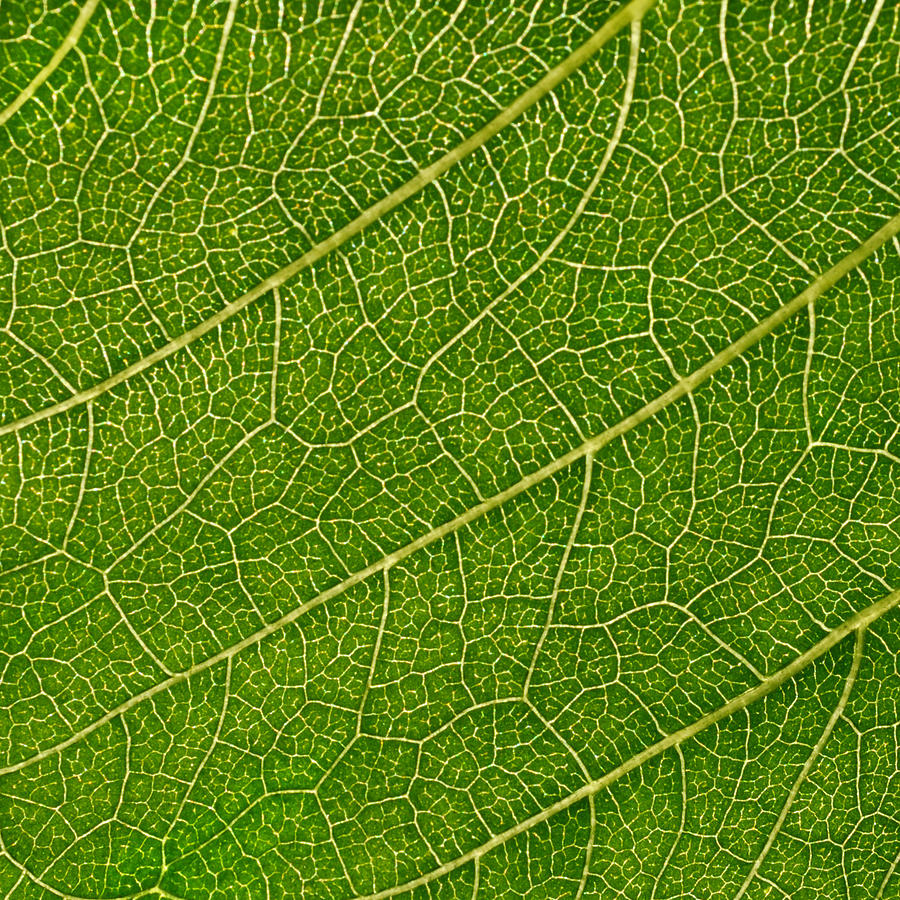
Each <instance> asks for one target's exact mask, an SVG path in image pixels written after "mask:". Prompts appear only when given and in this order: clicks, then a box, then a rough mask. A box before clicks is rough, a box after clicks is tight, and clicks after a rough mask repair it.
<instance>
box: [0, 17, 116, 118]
mask: <svg viewBox="0 0 900 900" xmlns="http://www.w3.org/2000/svg"><path fill="white" fill-rule="evenodd" d="M99 4H100V0H87V2H86V3H85V4H84V6H82V7H81V11H80V12H79V13H78V17H77V18H76V19H75V21H74V22H73V23H72V27H71V28H70V29H69V33H68V34H67V35H66V36H65V37H64V38H63V42H62V43H61V44H60V45H59V47H57V48H56V52H55V53H54V54H53V56H51V57H50V61H49V62H48V63H47V64H46V65H45V66H44V67H43V68H42V69H41V71H40V72H38V73H37V75H35V76H34V78H32V79H31V81H29V82H28V84H27V85H26V86H25V87H24V88H23V89H22V92H21V93H20V94H19V96H18V97H16V99H15V100H13V102H12V103H10V104H9V106H7V107H6V109H4V110H3V111H2V112H0V125H5V124H6V123H7V122H8V121H9V120H10V119H11V118H12V117H13V116H14V115H15V114H16V113H17V112H18V111H19V110H20V109H21V108H22V107H23V106H24V105H25V104H26V103H27V102H28V101H29V100H30V99H31V98H32V97H33V96H34V95H35V94H36V93H37V90H38V88H39V87H40V86H41V85H42V84H43V83H44V82H45V81H46V80H47V79H48V78H49V77H50V76H51V75H52V74H53V73H54V72H55V71H56V70H57V69H58V68H59V66H60V63H61V62H62V61H63V60H64V59H65V58H66V56H67V55H68V53H69V51H70V50H71V49H72V48H73V47H74V46H75V44H77V43H78V39H79V38H80V37H81V33H82V32H83V31H84V29H85V26H86V25H87V23H88V22H89V21H90V19H91V16H92V15H93V14H94V10H95V9H96V8H97V7H98V6H99Z"/></svg>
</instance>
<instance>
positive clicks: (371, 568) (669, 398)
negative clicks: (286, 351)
mask: <svg viewBox="0 0 900 900" xmlns="http://www.w3.org/2000/svg"><path fill="white" fill-rule="evenodd" d="M898 233H900V213H898V214H897V215H895V216H894V217H893V218H892V219H890V220H889V221H888V222H887V223H886V224H885V225H883V226H882V227H881V228H879V229H878V231H876V232H875V233H874V234H872V235H871V236H870V237H868V238H867V239H866V240H865V241H863V242H862V243H861V244H860V245H859V246H858V247H857V248H856V249H855V250H853V251H852V252H850V253H848V254H847V255H846V256H845V257H844V258H843V259H842V260H840V261H839V262H838V263H836V264H835V265H834V266H832V267H831V268H830V269H829V270H828V271H827V272H825V273H824V274H823V275H821V276H820V277H819V278H817V279H816V280H815V281H813V282H812V283H811V284H810V285H809V286H808V287H806V288H805V289H804V290H803V291H801V292H800V293H799V294H797V295H796V296H795V297H794V298H793V299H792V300H789V301H788V302H787V303H785V304H784V305H783V306H781V307H780V308H779V309H777V310H776V311H775V312H773V313H772V314H771V315H770V316H768V317H767V318H765V319H763V320H762V321H761V322H759V323H758V324H757V325H756V326H754V327H753V328H751V329H750V330H749V331H747V332H746V333H745V334H743V335H742V336H741V337H740V338H738V339H737V340H736V341H735V342H734V343H732V344H730V345H729V346H728V347H726V348H725V349H724V350H721V351H720V352H719V353H717V354H716V355H715V356H713V357H712V358H711V359H710V360H708V361H707V362H706V363H705V364H704V365H702V366H700V368H698V369H696V370H695V371H694V372H693V373H691V374H690V375H688V376H686V377H685V378H682V379H680V380H679V381H678V382H676V383H675V384H674V385H672V387H670V388H669V389H668V390H667V391H664V392H663V393H662V394H659V395H658V396H657V397H655V398H654V399H653V400H651V401H650V402H649V403H646V404H645V405H644V406H642V407H641V408H640V409H639V410H637V411H636V412H634V413H632V414H631V415H629V416H626V417H625V418H624V419H621V420H620V421H619V422H617V423H616V424H615V425H613V426H611V427H609V428H607V429H606V430H605V431H602V432H601V433H600V434H598V435H595V436H594V437H592V438H590V439H589V440H587V441H585V442H584V443H582V444H580V445H579V446H577V447H574V448H573V449H572V450H570V451H569V452H568V453H565V454H563V455H562V456H559V457H557V458H556V459H554V460H552V461H551V462H549V463H547V464H545V465H544V466H542V467H541V468H539V469H536V470H535V471H533V472H531V473H530V474H528V475H526V476H525V477H524V478H522V479H520V480H519V481H517V482H516V483H515V484H513V485H510V487H508V488H506V489H505V490H503V491H500V492H499V493H497V494H494V495H493V496H492V497H489V498H488V499H487V500H485V501H484V502H482V503H478V504H476V505H475V506H472V507H470V508H469V509H468V510H466V511H465V512H463V513H460V515H458V516H456V517H455V518H453V519H450V520H448V521H447V522H444V523H443V524H442V525H438V526H437V527H435V528H432V529H431V530H430V531H427V532H425V533H424V534H422V535H420V536H419V537H417V538H416V539H415V540H412V541H410V542H409V543H408V544H406V545H405V546H403V547H400V548H399V549H397V550H395V551H393V552H392V553H388V554H386V555H385V556H383V557H381V559H379V560H376V561H375V562H372V563H370V564H369V565H367V566H365V567H364V568H362V569H358V570H357V571H356V572H353V573H352V574H350V575H349V576H348V577H347V578H345V579H344V580H343V581H340V582H338V583H337V584H335V585H332V586H331V587H330V588H328V589H326V590H324V591H322V592H321V593H320V594H318V595H316V596H315V597H312V598H311V599H309V600H307V601H306V602H305V603H302V604H301V605H299V606H297V607H295V608H294V609H292V610H290V611H289V612H287V613H285V615H283V616H281V618H279V619H276V620H275V621H273V622H270V623H269V624H268V625H265V626H264V627H263V628H260V629H259V630H258V631H255V632H254V633H253V634H250V635H248V636H247V637H245V638H243V639H242V640H240V641H238V642H237V643H235V644H232V645H231V646H229V647H226V648H224V649H223V650H221V651H219V652H218V653H216V654H215V655H213V656H210V657H207V658H206V659H205V660H202V661H200V662H198V663H196V664H195V665H193V666H191V667H190V668H187V669H185V670H183V671H181V672H177V673H175V674H174V675H172V676H171V677H170V678H167V679H166V680H165V681H161V682H159V683H158V684H155V685H153V686H152V687H149V688H147V689H146V690H144V691H142V692H141V693H139V694H135V695H134V696H133V697H130V698H129V699H127V700H124V701H122V703H120V704H119V705H118V706H115V707H113V708H112V709H111V710H109V711H108V712H107V713H105V714H104V715H103V716H101V717H100V718H98V719H95V720H94V721H93V722H90V723H88V724H87V725H85V726H84V727H83V728H81V729H79V730H78V731H77V732H75V733H73V734H71V735H69V737H67V738H65V739H64V740H62V741H59V742H58V743H56V744H54V745H52V746H50V747H46V748H45V749H43V750H40V751H38V752H37V753H35V754H33V755H32V756H29V757H27V758H25V759H22V760H19V761H18V762H16V763H12V764H10V765H6V766H3V767H0V775H7V774H9V773H11V772H18V771H20V770H21V769H24V768H26V767H27V766H30V765H32V764H33V763H35V762H38V761H40V760H42V759H46V758H47V757H48V756H52V755H55V754H57V753H60V752H62V751H63V750H65V749H66V748H67V747H70V746H72V744H75V743H77V742H78V741H79V740H81V739H82V738H84V737H86V736H87V735H89V734H92V733H93V732H94V731H96V730H97V729H98V728H101V727H102V726H103V725H105V724H106V723H107V722H109V721H111V720H112V719H114V718H115V717H116V716H118V715H121V714H122V713H123V712H126V711H127V710H129V709H131V708H132V707H134V706H136V705H137V704H138V703H141V702H142V701H143V700H146V699H149V698H150V697H154V696H156V694H158V693H160V692H162V691H165V690H168V689H169V688H170V687H174V686H175V685H176V684H180V683H181V682H182V681H185V680H186V679H188V678H190V677H191V676H192V675H195V674H197V673H198V672H203V671H205V670H206V669H208V668H210V667H211V666H214V665H215V664H216V663H218V662H222V661H223V660H226V659H229V658H230V657H232V656H235V655H236V654H238V653H240V652H241V651H242V650H245V649H246V648H247V647H252V646H254V645H255V644H258V643H260V642H261V641H262V640H264V639H265V638H267V637H268V636H269V635H270V634H273V633H275V632H277V631H280V630H281V629H283V628H285V627H287V626H288V625H290V624H292V623H293V622H296V621H297V620H298V619H299V618H301V617H302V616H303V615H305V614H306V613H307V612H309V610H311V609H315V608H316V607H318V606H321V605H322V604H323V603H327V602H328V601H329V600H332V599H334V598H335V597H338V596H340V595H341V594H343V593H344V592H345V591H347V590H348V589H350V588H351V587H353V586H354V585H357V584H359V583H360V582H362V581H365V579H367V578H368V577H369V576H371V575H374V574H375V573H377V572H383V571H385V570H386V569H389V568H390V567H391V566H393V565H396V564H397V563H398V562H401V561H402V560H404V559H406V558H407V557H408V556H411V555H412V554H413V553H415V552H416V551H418V550H421V549H422V548H424V547H428V546H430V545H431V544H433V543H435V542H436V541H439V540H441V539H442V538H444V537H447V536H449V535H451V534H453V533H454V532H456V531H458V530H459V529H460V528H462V527H464V526H466V525H469V524H470V523H471V522H474V521H476V520H477V519H480V518H481V517H482V516H484V515H486V514H487V513H489V512H491V511H492V510H494V509H497V508H498V507H500V506H502V505H503V504H504V503H506V502H507V501H509V500H512V499H514V498H515V497H518V496H519V495H520V494H523V493H525V491H527V490H529V489H530V488H532V487H534V486H535V485H537V484H540V483H541V482H543V481H546V480H547V479H548V478H550V477H551V476H553V475H555V474H556V473H557V472H561V471H562V470H563V469H566V468H568V467H569V466H570V465H572V464H573V463H575V462H577V461H578V460H579V459H581V458H582V457H585V456H587V455H588V454H596V453H597V452H598V451H599V450H600V449H602V448H603V447H605V446H606V445H607V444H609V443H611V442H612V441H613V440H615V439H616V438H618V437H621V436H622V435H624V434H626V433H627V432H629V431H631V430H632V429H634V428H635V427H637V426H638V425H640V424H642V423H643V422H646V421H648V420H649V419H651V418H653V417H654V416H655V415H656V414H657V413H659V412H660V411H661V410H663V409H666V408H667V407H668V406H670V405H671V404H672V403H674V402H675V401H676V400H679V399H681V398H682V397H685V396H687V395H688V394H690V393H691V392H692V391H693V390H694V389H695V388H697V387H699V386H700V385H701V384H703V383H704V382H705V381H707V380H708V379H709V378H711V377H712V376H713V375H714V374H715V373H716V372H718V371H719V370H720V369H722V368H724V367H725V366H727V365H728V364H729V363H731V362H733V361H734V360H735V359H737V358H739V357H740V356H741V355H742V354H743V353H744V352H745V351H746V350H748V349H749V348H750V347H752V346H754V345H755V344H757V343H758V342H759V341H760V340H762V338H764V337H766V336H767V335H768V334H770V333H771V332H772V331H774V330H775V329H776V328H777V327H778V326H779V325H781V324H783V323H784V322H785V321H787V320H788V319H790V318H791V316H793V315H795V314H796V313H797V312H799V311H800V310H802V309H805V308H806V307H807V306H808V305H809V304H810V303H813V302H814V301H815V300H816V299H818V298H819V297H820V296H821V295H822V294H823V293H824V292H825V291H826V290H828V288H830V287H832V286H833V285H834V284H835V283H836V282H837V281H839V280H840V279H841V278H842V277H843V276H844V275H846V274H847V273H848V272H851V271H852V270H853V269H855V268H856V267H857V266H858V265H860V264H861V263H862V262H863V260H865V259H867V258H868V257H869V256H871V255H872V254H873V253H874V252H875V251H876V250H877V249H878V248H879V247H881V246H882V245H883V244H884V243H885V242H886V241H888V240H890V239H891V238H892V237H893V236H894V235H896V234H898ZM898 596H900V595H898ZM765 683H766V682H763V684H765Z"/></svg>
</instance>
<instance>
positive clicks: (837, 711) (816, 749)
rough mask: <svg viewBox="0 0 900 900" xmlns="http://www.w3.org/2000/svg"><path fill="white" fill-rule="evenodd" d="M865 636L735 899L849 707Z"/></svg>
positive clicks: (759, 863) (755, 870)
mask: <svg viewBox="0 0 900 900" xmlns="http://www.w3.org/2000/svg"><path fill="white" fill-rule="evenodd" d="M865 636H866V629H865V628H859V629H857V631H856V646H855V647H854V649H853V663H852V665H851V666H850V672H849V674H848V675H847V678H846V680H845V681H844V689H843V690H842V691H841V696H840V698H839V699H838V703H837V706H836V707H835V708H834V710H832V713H831V716H829V718H828V722H827V723H826V725H825V728H824V729H823V730H822V733H821V735H819V739H818V740H817V741H816V743H815V745H814V746H813V748H812V751H811V752H810V754H809V756H808V757H807V758H806V762H805V763H804V764H803V768H802V769H800V773H799V774H798V775H797V777H796V778H795V779H794V783H793V785H791V789H790V790H789V791H788V795H787V798H786V799H785V801H784V803H783V804H782V807H781V812H780V813H779V814H778V818H777V819H776V820H775V824H774V825H773V826H772V828H771V830H770V831H769V836H768V837H767V838H766V842H765V844H764V845H763V848H762V850H760V851H759V854H758V855H757V857H756V859H755V860H754V861H753V865H752V866H751V867H750V871H749V872H748V873H747V877H746V878H745V879H744V882H743V884H741V886H740V888H739V889H738V892H737V893H736V894H735V895H734V900H741V898H742V897H743V896H744V895H745V894H746V893H747V888H749V887H750V885H751V884H752V882H753V880H754V879H755V878H756V877H757V876H758V875H759V870H760V868H761V867H762V864H763V863H764V862H765V860H766V857H767V856H768V855H769V851H770V850H771V849H772V845H773V844H774V843H775V840H776V838H777V837H778V835H779V834H780V832H781V828H782V826H783V825H784V822H785V819H787V817H788V815H789V814H790V811H791V807H792V806H793V805H794V801H795V800H796V799H797V794H798V793H800V788H801V787H803V783H804V782H805V781H806V779H807V778H808V777H809V773H810V772H811V771H812V769H813V766H814V765H815V764H816V760H817V759H818V758H819V756H820V755H821V753H822V749H823V748H824V747H825V744H826V743H827V742H828V739H829V738H830V737H831V732H832V731H834V726H835V725H837V722H838V719H840V717H841V716H842V715H843V714H844V709H845V708H846V706H847V701H848V700H849V699H850V692H851V691H852V690H853V685H854V684H855V683H856V676H857V675H858V674H859V666H860V663H861V662H862V657H863V644H864V642H865Z"/></svg>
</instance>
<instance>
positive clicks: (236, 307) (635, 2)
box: [0, 0, 656, 436]
mask: <svg viewBox="0 0 900 900" xmlns="http://www.w3.org/2000/svg"><path fill="white" fill-rule="evenodd" d="M655 2H656V0H630V2H628V3H626V4H625V5H624V6H623V7H621V8H620V9H619V10H618V11H617V12H615V13H614V14H613V15H612V16H610V18H609V19H607V21H606V23H605V24H604V25H603V26H602V27H601V28H600V29H599V30H598V31H596V32H594V34H593V35H591V37H590V38H588V40H587V41H585V42H584V43H583V44H582V45H581V46H580V47H578V49H577V50H575V51H573V52H572V53H571V54H570V55H569V56H567V57H566V58H565V59H564V60H563V61H562V62H561V63H559V65H557V66H554V67H553V68H552V69H550V70H549V71H548V72H547V73H546V74H545V75H544V77H543V78H541V79H540V80H539V81H538V82H536V83H535V84H534V85H532V86H531V87H530V88H529V89H528V90H527V91H525V92H524V93H523V94H520V95H519V97H518V98H516V99H515V100H514V101H513V102H512V103H511V104H510V105H509V106H507V107H506V109H504V110H503V111H502V112H500V113H498V114H497V115H496V116H495V117H494V118H493V119H491V121H490V122H488V123H487V125H485V126H484V127H483V128H481V129H479V130H478V131H476V132H475V134H473V135H471V136H470V137H468V138H466V140H464V141H463V142H462V143H461V144H458V145H457V146H456V147H454V148H453V149H452V150H450V151H448V152H447V153H445V154H444V155H443V156H442V157H441V158H440V159H438V160H437V161H436V162H433V163H432V164H431V165H430V166H427V167H426V168H424V169H422V170H421V171H419V172H418V173H416V174H415V175H414V176H413V177H412V178H410V179H409V181H407V182H406V183H405V184H403V185H401V186H400V187H398V188H397V189H396V190H395V191H392V192H391V193H390V194H388V195H387V196H386V197H383V198H382V199H381V200H379V201H378V202H377V203H374V204H373V205H372V206H370V207H369V208H368V209H366V210H364V211H363V212H362V213H360V214H359V215H358V216H357V217H356V218H355V219H353V221H351V222H349V223H348V224H347V225H345V226H344V227H343V228H341V229H339V230H338V231H336V232H334V234H332V235H331V236H330V237H327V238H325V240H323V241H320V242H319V243H318V244H316V245H315V246H314V247H312V248H311V249H309V250H307V251H306V253H304V254H303V255H302V256H301V257H299V258H298V259H295V260H294V261H293V262H292V263H289V264H288V265H286V266H284V268H282V269H279V270H278V271H277V272H275V273H274V274H272V275H270V276H269V277H268V278H266V279H265V280H263V281H261V282H260V283H259V284H258V285H256V287H254V288H252V289H251V290H249V291H248V292H247V293H246V294H244V295H243V296H242V297H238V299H237V300H233V301H232V302H230V303H228V304H226V305H225V306H223V307H222V309H220V310H219V311H218V312H217V313H215V314H214V315H212V316H210V317H209V318H208V319H205V320H204V321H203V322H201V323H200V324H199V325H196V326H195V327H194V328H191V329H190V330H188V331H185V332H184V333H183V334H181V335H179V337H177V338H174V339H173V340H171V341H169V343H167V344H165V345H163V346H162V347H159V348H158V349H157V350H154V351H153V352H152V353H150V354H149V355H147V356H145V357H144V358H143V359H140V360H138V361H137V362H135V363H132V364H131V365H130V366H128V367H127V368H125V369H122V370H121V371H119V372H117V373H116V374H115V375H112V376H110V377H109V378H107V379H105V380H103V381H101V382H99V383H98V384H95V385H94V386H93V387H91V388H88V389H87V390H84V391H79V392H78V393H77V394H73V395H72V396H70V397H67V398H66V399H65V400H61V401H60V402H59V403H54V404H53V405H51V406H47V407H45V408H44V409H41V410H38V411H37V412H33V413H31V414H29V415H27V416H24V417H22V418H21V419H17V420H15V421H13V422H7V423H5V424H3V425H0V436H2V435H5V434H9V433H10V432H13V431H18V430H19V429H21V428H24V427H26V426H28V425H33V424H34V423H35V422H41V421H43V420H44V419H48V418H50V417H51V416H54V415H56V414H58V413H62V412H66V411H67V410H70V409H73V408H75V407H77V406H81V405H82V404H84V403H87V402H88V401H89V400H93V399H94V398H95V397H99V396H100V395H101V394H105V393H106V392H107V391H110V390H112V388H114V387H117V386H118V385H120V384H122V383H123V382H125V381H127V380H128V379H129V378H131V377H132V376H133V375H137V374H139V373H140V372H143V371H145V370H146V369H149V368H150V367H151V366H153V365H155V364H156V363H158V362H161V361H162V360H164V359H168V357H170V356H171V355H172V354H173V353H176V352H177V351H178V350H181V349H182V348H183V347H186V346H188V345H189V344H191V343H193V342H194V341H196V340H198V339H199V338H201V337H203V335H205V334H208V333H209V332H210V331H213V330H214V329H216V328H218V327H219V326H220V325H221V324H222V323H224V322H226V321H227V320H228V319H230V318H231V317H232V316H234V315H236V314H237V313H239V312H240V311H241V310H242V309H244V307H246V306H249V305H250V304H251V303H253V302H254V301H256V300H258V299H259V298H260V297H262V296H263V295H265V294H267V293H268V292H269V291H270V290H273V289H274V288H277V287H280V286H281V285H282V284H284V283H285V282H286V281H288V280H289V279H290V278H293V277H294V276H295V275H297V274H298V273H299V272H302V271H303V270H304V269H307V268H309V267H310V266H311V265H313V264H314V263H316V262H318V261H319V260H320V259H321V258H322V257H323V256H326V255H327V254H328V253H330V252H331V251H332V250H335V249H336V248H337V247H340V246H341V245H342V244H344V243H346V242H347V241H348V240H349V239H350V238H352V237H354V236H355V235H357V234H359V232H361V231H362V230H363V229H364V228H367V227H368V226H369V225H371V224H372V223H373V222H377V221H378V220H379V219H381V218H382V217H383V216H385V215H386V214H387V213H389V212H390V211H391V210H393V209H396V208H397V207H398V206H400V205H401V204H402V203H404V202H406V200H408V199H409V198H410V197H412V196H414V195H415V194H418V193H419V191H421V190H422V189H423V188H425V187H427V186H428V185H429V184H431V183H432V182H433V181H435V179H437V178H439V177H440V176H441V175H443V174H444V173H445V172H446V171H447V170H448V169H450V168H452V167H453V166H454V165H456V163H458V162H460V161H461V160H463V159H465V158H466V157H467V156H470V155H471V154H472V153H474V152H475V151H476V150H478V149H479V148H480V147H481V146H483V145H484V144H485V143H486V142H487V141H489V140H490V139H491V138H492V137H493V136H494V135H495V134H497V133H498V132H499V131H500V130H501V129H503V128H505V127H506V126H507V125H509V124H510V123H511V122H513V121H514V120H515V119H517V118H518V117H519V116H520V115H522V113H524V112H525V111H526V110H527V109H529V108H530V107H532V106H534V104H535V103H537V102H538V101H539V100H541V99H542V98H543V97H545V96H546V95H547V94H549V93H550V91H552V90H553V89H554V88H556V87H557V86H558V85H559V84H560V83H561V82H562V81H564V80H565V79H566V78H568V76H569V75H571V74H572V73H573V72H575V71H576V70H577V69H578V68H579V67H580V66H582V65H583V64H584V63H585V62H587V61H588V60H589V59H590V58H591V57H592V56H593V55H594V54H595V53H597V52H598V51H599V50H600V49H601V48H602V47H603V46H604V45H606V44H607V43H608V42H609V41H610V40H611V39H612V38H613V37H615V36H616V35H617V34H618V33H619V31H621V30H622V29H623V28H624V27H625V26H626V25H629V24H631V23H632V22H634V21H636V20H638V19H640V18H641V17H642V16H643V15H644V14H645V13H646V12H647V10H649V9H650V8H651V7H652V6H653V5H654V3H655Z"/></svg>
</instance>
